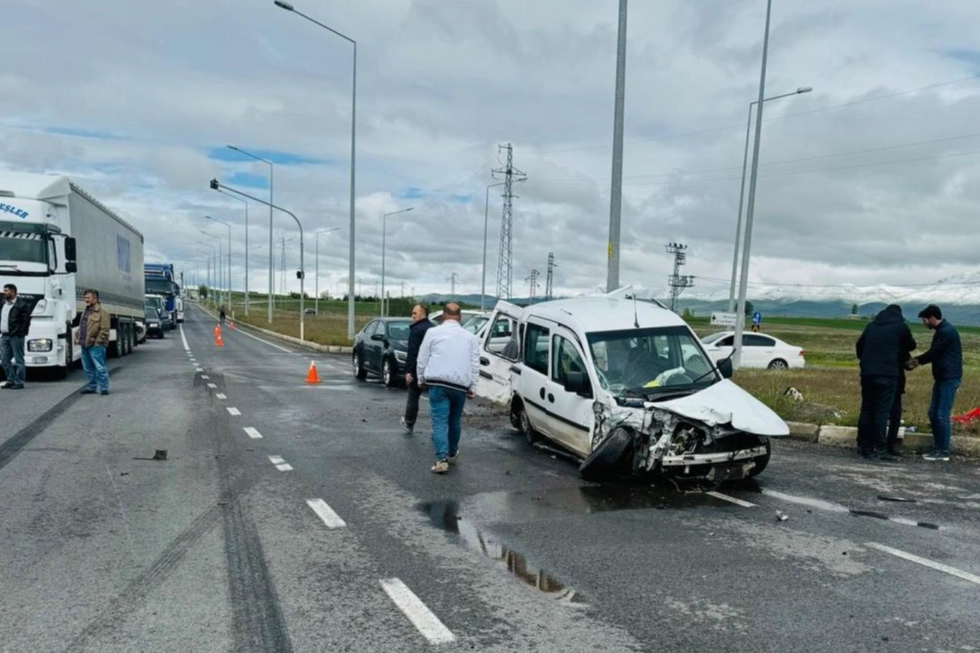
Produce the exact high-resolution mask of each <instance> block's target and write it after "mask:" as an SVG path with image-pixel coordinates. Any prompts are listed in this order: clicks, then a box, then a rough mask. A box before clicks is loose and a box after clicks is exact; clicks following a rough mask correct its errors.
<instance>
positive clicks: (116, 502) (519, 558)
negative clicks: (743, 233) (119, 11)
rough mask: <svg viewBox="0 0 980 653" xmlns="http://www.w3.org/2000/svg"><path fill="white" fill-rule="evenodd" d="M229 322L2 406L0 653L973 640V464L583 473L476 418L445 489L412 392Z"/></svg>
mask: <svg viewBox="0 0 980 653" xmlns="http://www.w3.org/2000/svg"><path fill="white" fill-rule="evenodd" d="M213 326H214V324H213V321H211V320H210V319H209V318H207V317H206V316H205V315H204V313H203V312H201V311H199V310H197V309H194V310H192V311H190V312H189V313H188V322H187V323H186V324H185V325H184V330H183V332H184V339H182V338H181V336H180V332H176V333H171V334H168V337H167V339H166V340H163V341H151V342H150V343H148V344H147V345H146V346H144V347H140V348H139V349H138V350H137V352H136V354H135V355H134V356H132V357H129V358H126V359H123V360H122V361H117V362H116V363H115V364H114V365H110V367H118V368H119V371H118V373H116V374H115V375H114V376H113V393H112V394H111V395H110V396H109V397H79V396H77V395H74V394H71V393H72V392H74V391H76V390H77V389H79V388H80V387H81V384H82V380H81V373H80V372H75V373H74V374H73V375H72V377H71V378H70V380H69V381H67V382H46V383H45V382H38V383H33V384H30V386H29V389H28V390H26V391H24V392H22V393H16V397H15V398H16V400H17V403H16V404H13V403H11V401H12V400H13V399H14V397H11V396H8V395H6V394H4V393H3V392H2V391H0V411H2V412H0V496H2V497H3V501H2V502H0V587H2V589H3V598H2V600H0V633H3V637H2V639H0V651H11V652H13V651H17V652H20V651H134V650H140V651H168V653H169V652H170V651H174V650H187V651H236V652H238V651H426V650H444V651H462V650H466V651H694V650H717V651H970V650H980V622H978V620H977V615H978V614H980V537H978V536H980V467H978V466H977V465H976V464H974V463H964V462H958V463H956V462H954V463H952V464H949V465H938V466H937V465H935V464H931V465H929V464H927V463H925V462H923V461H909V462H904V463H900V464H869V463H865V462H859V461H857V460H855V459H854V458H853V457H852V456H850V455H848V454H847V453H846V452H843V451H839V450H833V449H827V448H823V447H818V446H816V445H807V444H802V443H796V442H786V441H781V442H778V443H777V444H776V446H775V449H774V451H775V453H774V457H773V462H772V463H771V464H770V466H769V468H768V469H767V470H766V471H765V472H764V473H763V475H762V476H761V478H760V479H759V480H758V482H751V483H745V484H741V485H727V486H723V487H721V488H718V490H717V491H716V492H715V493H713V494H708V493H705V492H702V491H700V490H698V489H696V488H681V489H680V490H678V489H677V488H674V487H672V486H669V487H651V486H649V485H644V484H631V485H593V484H586V483H583V482H582V481H581V480H580V479H579V478H578V473H577V468H576V466H575V465H573V464H572V463H570V462H568V461H566V460H564V459H563V458H562V457H560V456H553V455H552V454H550V453H548V452H543V451H540V450H535V449H532V448H530V447H529V446H528V445H527V444H526V443H525V442H524V441H523V440H522V439H520V438H519V437H518V436H517V435H516V434H515V433H514V432H512V431H511V430H510V428H509V426H508V424H507V422H506V419H505V418H503V417H501V416H499V415H496V414H494V411H493V409H492V408H490V407H488V406H485V405H476V404H471V406H470V407H469V409H468V410H469V413H470V414H469V416H468V417H467V421H466V423H465V426H464V436H463V446H462V448H461V451H462V455H461V457H460V460H459V463H458V465H457V466H456V467H455V468H454V469H453V470H452V472H451V473H450V474H448V475H447V476H444V477H440V476H435V475H433V474H431V473H430V472H429V469H428V468H429V466H430V465H431V463H432V450H431V443H430V440H429V437H428V436H427V434H426V433H425V427H426V426H427V425H428V420H427V419H426V418H425V417H423V419H422V423H420V425H419V430H418V433H417V434H415V435H406V434H405V433H403V432H402V430H401V428H400V426H399V424H398V417H399V415H400V414H401V409H402V407H403V403H404V397H405V395H404V392H403V391H400V390H399V391H390V390H386V389H385V388H383V387H381V385H380V384H379V383H377V382H371V381H369V382H367V383H358V382H355V381H354V380H353V378H352V376H351V374H350V372H349V366H348V360H347V358H346V357H331V356H322V355H318V356H315V357H314V358H315V359H316V360H317V363H318V368H319V372H320V375H321V377H322V378H323V383H322V384H320V385H316V386H308V385H306V384H304V382H303V381H304V378H305V375H306V370H307V367H308V365H309V362H310V354H306V353H296V352H295V349H294V348H292V347H290V346H284V345H280V344H275V343H268V342H264V341H261V340H258V339H255V338H254V337H250V336H249V335H247V334H245V333H243V332H241V331H238V332H229V331H228V330H227V329H226V330H225V344H226V346H225V347H224V348H222V349H218V348H216V347H215V345H214V341H213V337H212V330H213ZM185 340H186V343H185ZM185 345H186V347H185ZM425 415H427V407H426V406H425V404H423V416H425ZM157 449H166V450H167V453H168V456H167V460H166V461H154V460H147V459H148V458H152V457H153V455H154V452H155V451H156V450H157ZM894 499H903V500H904V501H895V500H894ZM780 515H781V516H782V517H785V520H782V519H780Z"/></svg>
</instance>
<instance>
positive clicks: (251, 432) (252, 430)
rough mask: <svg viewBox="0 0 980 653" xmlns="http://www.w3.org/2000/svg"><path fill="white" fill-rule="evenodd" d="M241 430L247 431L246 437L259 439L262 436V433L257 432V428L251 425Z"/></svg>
mask: <svg viewBox="0 0 980 653" xmlns="http://www.w3.org/2000/svg"><path fill="white" fill-rule="evenodd" d="M242 430H243V431H245V432H246V433H248V437H250V438H252V439H253V440H259V439H261V438H262V434H261V433H259V431H258V429H255V428H253V427H251V426H246V427H245V428H244V429H242Z"/></svg>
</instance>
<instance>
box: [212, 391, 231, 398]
mask: <svg viewBox="0 0 980 653" xmlns="http://www.w3.org/2000/svg"><path fill="white" fill-rule="evenodd" d="M214 396H215V397H217V398H218V399H227V398H228V395H223V394H221V393H220V392H219V393H217V394H216V395H214Z"/></svg>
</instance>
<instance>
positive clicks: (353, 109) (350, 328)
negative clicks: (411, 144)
mask: <svg viewBox="0 0 980 653" xmlns="http://www.w3.org/2000/svg"><path fill="white" fill-rule="evenodd" d="M274 3H275V5H276V6H277V7H281V8H282V9H285V10H286V11H290V12H292V13H294V14H296V15H297V16H300V17H302V18H305V19H306V20H308V21H310V22H311V23H313V24H314V25H318V26H320V27H322V28H323V29H325V30H327V31H328V32H330V33H331V34H334V35H336V36H339V37H340V38H342V39H344V40H345V41H347V42H348V43H350V44H351V45H353V46H354V62H353V64H354V65H353V76H352V83H351V104H350V254H349V256H350V269H349V270H348V276H347V294H348V299H349V301H348V302H347V337H348V338H349V339H350V340H353V339H354V197H355V195H354V193H355V170H356V165H355V158H354V155H355V152H356V150H357V41H355V40H354V39H352V38H350V37H349V36H346V35H345V34H341V33H340V32H338V31H337V30H335V29H333V28H332V27H328V26H327V25H324V24H323V23H321V22H320V21H318V20H315V19H313V18H310V17H309V16H307V15H306V14H304V13H302V12H300V11H297V10H296V8H295V7H293V5H292V4H291V3H289V2H286V1H285V0H274Z"/></svg>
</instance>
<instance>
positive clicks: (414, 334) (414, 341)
mask: <svg viewBox="0 0 980 653" xmlns="http://www.w3.org/2000/svg"><path fill="white" fill-rule="evenodd" d="M434 326H435V325H434V324H432V322H431V321H430V320H429V309H427V308H426V307H425V306H423V305H422V304H416V305H415V306H414V307H413V308H412V328H411V330H410V331H409V334H408V353H407V354H406V356H405V384H406V385H407V386H408V400H407V401H406V403H405V415H404V416H403V417H402V419H401V422H402V426H404V427H405V430H406V431H408V432H409V433H413V432H414V431H415V420H417V419H418V416H419V398H420V397H421V396H422V389H421V388H420V387H419V375H418V359H419V349H421V347H422V341H423V340H424V339H425V332H426V331H428V330H429V329H431V328H432V327H434Z"/></svg>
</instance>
